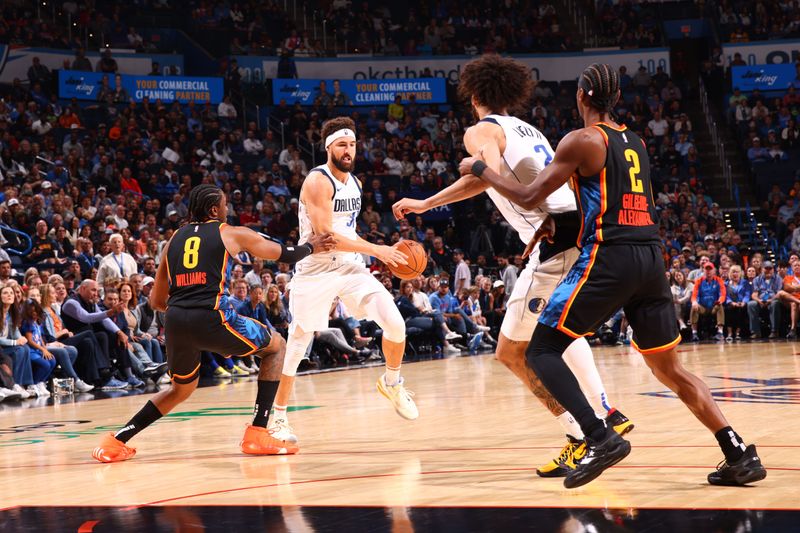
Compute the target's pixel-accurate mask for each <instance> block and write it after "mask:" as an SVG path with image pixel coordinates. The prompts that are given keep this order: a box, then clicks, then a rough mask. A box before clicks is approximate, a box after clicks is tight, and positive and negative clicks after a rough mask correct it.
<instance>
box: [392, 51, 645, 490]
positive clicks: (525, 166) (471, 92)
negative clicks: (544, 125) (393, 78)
mask: <svg viewBox="0 0 800 533" xmlns="http://www.w3.org/2000/svg"><path fill="white" fill-rule="evenodd" d="M531 88H532V87H531V81H530V74H529V72H528V70H527V68H526V67H525V66H524V65H523V64H521V63H518V62H516V61H514V60H512V59H504V58H500V57H499V56H494V55H488V56H483V57H481V58H479V59H477V60H474V61H472V62H471V63H469V64H468V65H467V66H466V67H465V69H464V71H463V72H462V74H461V81H460V84H459V95H460V96H462V97H463V99H464V100H469V101H470V102H471V103H472V107H473V112H474V113H475V115H476V116H477V117H478V119H479V121H478V123H477V124H476V125H475V126H473V127H471V128H469V129H468V130H467V131H466V132H465V134H464V144H465V145H466V148H467V151H468V152H469V153H470V154H471V155H479V154H481V157H482V158H483V160H484V161H485V163H486V164H487V165H488V166H489V167H490V168H492V169H493V170H495V171H496V172H498V173H499V174H500V175H501V176H503V177H504V178H506V179H508V180H510V181H513V182H516V183H521V184H528V183H530V182H532V181H533V180H534V179H536V176H537V175H538V173H539V172H540V171H541V170H542V169H543V168H544V167H545V166H546V165H547V164H548V163H549V162H550V160H551V159H552V157H553V149H552V148H551V147H550V143H549V142H548V141H547V138H546V137H545V136H544V135H542V133H541V132H540V131H538V130H537V129H536V128H534V127H533V126H531V125H530V124H527V123H526V122H523V121H522V120H519V119H517V118H515V117H513V116H510V115H509V111H510V110H512V109H515V108H518V107H521V106H524V105H526V104H527V102H528V98H529V96H530V91H531ZM482 192H486V193H487V194H488V195H489V197H490V198H491V199H492V201H493V202H494V204H495V206H496V207H497V209H498V210H499V211H500V213H502V215H503V216H504V217H505V219H506V220H507V221H508V223H509V224H511V226H512V227H513V228H514V229H515V230H516V231H517V233H518V234H519V237H520V239H521V240H522V242H523V243H525V244H528V243H529V242H530V241H531V239H532V238H533V236H534V234H535V233H536V230H537V229H538V228H539V227H540V226H541V225H542V224H543V223H544V222H545V220H546V219H547V218H548V217H550V218H551V220H552V219H554V220H555V222H556V225H557V227H558V228H559V230H558V231H557V232H556V234H555V242H553V243H546V244H544V245H543V246H539V245H538V244H537V245H536V247H535V248H534V249H533V252H532V253H531V255H530V259H529V261H528V264H527V266H526V267H525V269H524V270H523V271H522V273H521V274H520V276H519V278H518V279H517V283H516V285H514V289H513V291H512V293H511V296H510V298H509V300H508V303H507V305H506V315H505V318H504V319H503V324H502V326H501V328H500V338H499V339H498V343H497V354H496V357H497V359H498V360H499V361H500V362H502V363H503V364H504V365H506V366H507V367H508V368H509V369H510V370H511V371H512V372H513V373H514V375H516V376H517V377H518V378H519V379H520V380H521V381H522V382H523V383H524V384H525V385H526V386H527V387H528V388H529V389H530V390H531V392H533V394H534V395H536V397H537V398H539V400H540V401H541V402H542V403H543V404H544V405H545V407H547V408H548V409H549V410H550V412H551V413H553V415H554V416H555V417H556V418H557V419H558V421H559V422H560V423H561V425H562V427H563V428H564V430H565V432H566V433H567V437H568V443H567V445H566V446H565V447H564V450H563V451H562V453H561V454H560V455H559V457H558V458H556V459H554V460H552V461H550V462H549V463H548V464H547V465H545V466H543V467H542V468H539V469H538V470H537V471H536V472H537V473H538V474H539V475H540V476H543V477H561V476H565V475H566V473H567V471H568V470H569V469H571V468H573V467H574V460H575V459H576V458H580V455H581V453H582V450H581V449H580V441H581V440H582V439H583V432H582V431H581V429H580V427H578V424H577V422H576V421H575V420H574V419H573V418H572V416H571V415H570V414H569V413H568V412H566V411H565V410H564V408H563V407H562V406H561V405H559V403H558V402H557V401H556V400H555V399H554V398H553V396H552V395H551V394H550V392H549V391H547V389H546V388H545V387H544V385H543V384H542V382H541V381H540V380H539V378H538V377H537V376H536V374H535V373H534V372H533V370H531V369H530V368H529V367H528V365H527V364H526V356H525V350H526V348H527V347H528V342H529V341H530V339H531V336H532V335H533V330H534V329H535V327H536V323H537V321H538V318H539V313H541V311H542V309H544V306H545V304H546V303H547V299H548V298H549V297H550V295H551V294H552V293H553V290H554V289H555V288H556V285H558V284H559V282H560V281H561V279H562V278H563V277H564V276H566V274H567V272H569V269H570V268H571V267H572V264H573V263H574V262H575V260H576V259H577V257H578V249H577V248H576V241H577V237H578V229H579V227H580V219H579V217H578V213H577V207H576V204H575V196H574V194H573V193H572V191H571V190H570V189H569V187H568V186H567V185H564V186H562V187H561V188H559V189H558V190H556V191H555V192H554V193H553V194H551V195H550V196H549V197H548V198H547V200H546V201H545V203H544V204H543V205H542V206H541V208H537V209H534V210H528V209H523V208H522V207H520V206H518V205H516V204H514V203H512V202H510V201H509V200H507V199H506V198H504V197H502V196H501V195H500V194H499V193H497V192H496V191H495V190H494V189H493V188H491V187H488V186H487V185H486V184H485V183H484V182H483V181H481V180H480V179H478V178H476V177H475V176H471V175H466V176H462V177H461V178H460V179H459V180H458V181H456V182H455V183H453V184H452V185H450V186H449V187H447V188H445V189H444V190H442V191H440V192H438V193H437V194H435V195H433V196H431V197H430V198H427V199H425V200H413V199H408V198H406V199H403V200H400V201H399V202H397V203H395V204H394V206H393V211H394V215H395V217H397V218H398V219H400V218H403V217H405V216H406V214H408V213H424V212H425V211H428V210H430V209H433V208H435V207H439V206H442V205H445V204H449V203H453V202H458V201H461V200H466V199H467V198H472V197H473V196H477V195H478V194H480V193H482ZM548 223H549V222H548ZM564 358H565V360H566V362H567V364H568V365H569V367H570V370H572V372H573V373H574V374H575V376H576V378H577V379H578V382H579V383H580V385H581V388H582V389H583V391H584V394H585V395H586V397H587V399H591V400H590V402H591V405H592V408H593V409H594V410H595V412H596V414H597V415H598V416H599V417H603V418H605V417H606V416H608V413H609V412H610V411H611V412H612V414H611V419H610V423H612V424H613V425H614V426H615V428H616V427H617V426H619V429H618V431H625V432H627V431H630V430H631V429H633V425H632V424H631V423H630V421H628V420H627V419H626V418H624V416H622V414H621V413H619V411H616V410H612V409H611V408H610V407H609V406H608V403H607V399H606V395H605V390H604V386H603V382H602V380H601V379H600V374H599V373H598V372H597V367H596V366H595V364H594V358H593V357H592V351H591V349H590V348H589V344H588V343H587V342H586V340H585V339H583V338H581V339H578V340H576V341H575V342H573V343H572V345H571V346H570V347H569V349H568V350H567V351H566V353H565V354H564ZM574 455H577V457H574Z"/></svg>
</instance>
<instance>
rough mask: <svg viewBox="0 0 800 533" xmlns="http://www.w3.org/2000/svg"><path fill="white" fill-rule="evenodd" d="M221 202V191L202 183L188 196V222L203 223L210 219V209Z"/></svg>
mask: <svg viewBox="0 0 800 533" xmlns="http://www.w3.org/2000/svg"><path fill="white" fill-rule="evenodd" d="M221 200H222V189H220V188H219V187H215V186H214V185H209V184H207V183H204V184H202V185H198V186H197V187H195V188H194V189H192V192H191V194H189V222H190V223H191V222H205V221H206V220H208V219H209V218H211V208H212V207H214V206H218V205H219V203H220V201H221Z"/></svg>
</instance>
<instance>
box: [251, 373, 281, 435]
mask: <svg viewBox="0 0 800 533" xmlns="http://www.w3.org/2000/svg"><path fill="white" fill-rule="evenodd" d="M279 384H280V381H261V380H259V381H258V393H257V394H256V406H255V409H254V410H253V425H254V426H256V427H260V428H265V427H267V420H268V419H269V412H270V411H271V410H272V402H274V401H275V394H276V393H277V392H278V385H279Z"/></svg>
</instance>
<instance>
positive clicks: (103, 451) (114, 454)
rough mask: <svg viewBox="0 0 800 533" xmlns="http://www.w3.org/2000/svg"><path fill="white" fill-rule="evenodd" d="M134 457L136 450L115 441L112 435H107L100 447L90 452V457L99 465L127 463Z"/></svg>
mask: <svg viewBox="0 0 800 533" xmlns="http://www.w3.org/2000/svg"><path fill="white" fill-rule="evenodd" d="M134 455H136V448H131V447H130V446H128V445H127V444H125V443H124V442H122V441H119V440H117V439H116V438H115V437H114V434H113V433H107V434H105V435H104V436H103V440H101V441H100V446H98V447H97V448H95V449H94V450H92V457H94V458H95V459H97V460H98V461H100V462H101V463H116V462H119V461H127V460H128V459H131V458H133V456H134Z"/></svg>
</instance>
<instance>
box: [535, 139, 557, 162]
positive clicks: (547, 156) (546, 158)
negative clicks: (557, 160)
mask: <svg viewBox="0 0 800 533" xmlns="http://www.w3.org/2000/svg"><path fill="white" fill-rule="evenodd" d="M533 151H534V152H543V153H544V166H547V165H549V164H550V161H552V160H553V154H552V153H551V152H550V150H548V149H547V146H545V145H543V144H537V145H536V146H534V147H533Z"/></svg>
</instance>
